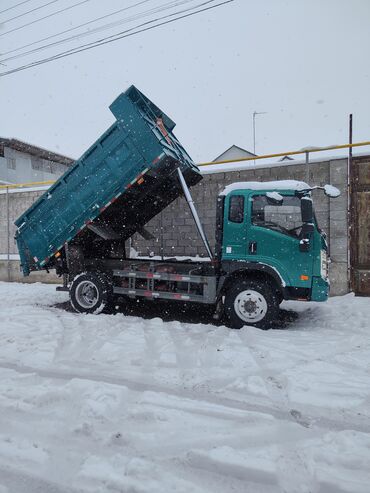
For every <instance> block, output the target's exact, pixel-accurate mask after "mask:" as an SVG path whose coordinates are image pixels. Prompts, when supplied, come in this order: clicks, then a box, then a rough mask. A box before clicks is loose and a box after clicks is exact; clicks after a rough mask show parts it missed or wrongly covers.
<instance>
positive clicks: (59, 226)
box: [15, 86, 337, 328]
mask: <svg viewBox="0 0 370 493" xmlns="http://www.w3.org/2000/svg"><path fill="white" fill-rule="evenodd" d="M110 109H111V111H112V113H113V115H114V116H115V118H116V121H115V123H114V124H113V125H112V126H111V127H110V128H109V129H108V130H107V131H106V132H105V133H104V134H103V135H102V136H101V137H100V138H99V139H98V140H97V141H96V142H95V143H94V144H93V145H92V146H91V147H90V148H89V149H88V150H87V151H86V152H85V153H84V154H83V155H82V156H81V158H80V159H78V160H77V161H75V163H74V164H73V165H72V166H71V167H70V169H69V170H68V171H67V172H66V173H65V174H64V175H63V176H62V177H61V178H60V179H59V180H58V181H57V182H56V183H55V184H54V185H53V186H51V187H50V188H49V189H48V191H47V192H46V193H45V194H44V195H42V196H41V197H40V198H39V199H38V200H37V201H36V202H35V203H34V204H33V205H32V206H31V207H30V208H29V209H28V210H27V211H26V212H25V213H24V214H22V216H21V217H20V218H18V219H17V221H16V223H15V224H16V226H17V233H16V241H17V245H18V249H19V254H20V259H21V268H22V270H23V273H24V275H25V276H27V275H29V274H30V273H31V272H32V271H35V270H46V271H49V270H51V269H55V270H56V272H57V274H58V275H60V276H61V277H63V280H64V283H63V287H60V288H59V289H64V290H68V291H69V293H70V299H71V304H72V306H73V308H74V309H75V310H76V311H77V312H81V313H100V312H102V311H109V310H110V309H111V308H112V306H113V305H114V304H115V303H116V301H117V299H118V298H121V299H125V298H137V297H144V298H146V299H149V300H157V299H161V300H170V301H178V302H182V303H187V304H189V303H194V304H198V306H201V305H211V306H213V307H214V311H215V317H222V316H225V319H226V321H227V323H228V324H229V325H230V326H231V327H234V328H240V327H242V326H243V325H254V326H257V327H261V328H266V327H269V326H271V325H272V324H273V323H274V321H275V320H276V318H277V316H278V309H279V304H280V303H281V302H282V300H297V299H298V300H306V301H324V300H326V299H327V297H328V293H329V282H328V268H327V263H328V260H327V257H328V255H327V243H326V240H325V234H324V233H323V232H322V231H320V229H319V227H318V225H317V222H316V219H315V214H314V211H313V205H312V200H311V191H312V187H310V186H309V185H307V184H305V183H303V182H298V181H280V182H279V181H278V182H267V183H259V182H247V183H235V184H232V185H229V186H228V187H226V188H225V190H224V191H223V192H222V193H221V194H220V196H219V197H218V200H217V204H215V207H216V208H217V221H216V246H215V250H214V251H212V250H211V248H210V246H209V243H208V241H207V238H206V236H205V234H204V231H203V228H202V225H201V222H200V220H199V217H198V214H197V211H196V208H195V205H194V203H193V201H192V198H191V194H190V188H191V187H192V186H193V185H195V184H196V183H198V182H199V181H200V180H201V178H202V176H201V174H200V172H199V169H198V168H197V166H196V165H195V164H194V162H193V161H192V159H191V158H190V156H189V155H188V154H187V152H186V151H185V149H184V148H183V146H182V145H181V144H180V142H179V141H178V139H177V138H176V137H175V135H174V133H173V129H174V126H175V123H174V122H173V121H172V120H171V119H170V118H169V117H168V116H167V115H166V114H165V113H164V112H163V111H162V110H161V109H159V108H158V107H157V106H156V105H155V104H154V103H153V102H152V101H150V100H149V99H148V98H147V97H146V96H145V95H144V94H143V93H141V92H140V91H139V90H138V89H137V88H136V87H134V86H131V87H130V88H129V89H128V90H127V91H126V92H124V93H122V94H121V95H120V96H119V97H118V98H117V99H116V100H115V101H114V102H113V103H112V105H111V106H110ZM316 188H320V187H316ZM323 188H324V191H325V193H327V194H328V195H330V196H335V195H337V191H336V190H335V189H334V188H333V187H330V186H326V187H323ZM179 196H184V197H185V199H186V200H187V203H188V205H189V207H190V210H191V212H192V215H193V218H194V221H195V224H196V226H197V229H198V232H199V234H200V236H201V238H202V240H203V242H204V247H205V251H206V252H207V258H208V260H206V261H199V259H198V260H194V259H192V258H189V259H188V260H185V261H184V260H181V261H178V260H176V259H175V258H174V259H166V260H154V259H138V258H129V255H127V250H128V249H127V240H128V239H129V238H130V237H132V235H133V234H135V233H139V234H141V235H142V236H144V238H149V237H150V233H149V232H148V231H147V230H146V229H145V225H146V224H147V223H148V222H149V221H150V219H152V218H153V217H154V216H156V215H157V214H158V213H160V212H161V211H162V210H163V209H164V208H165V207H167V206H168V205H169V204H170V203H171V202H173V201H174V200H175V199H176V198H177V197H179ZM199 304H200V305H199Z"/></svg>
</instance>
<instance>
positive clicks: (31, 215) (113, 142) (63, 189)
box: [15, 86, 201, 275]
mask: <svg viewBox="0 0 370 493" xmlns="http://www.w3.org/2000/svg"><path fill="white" fill-rule="evenodd" d="M110 110H111V111H112V113H113V115H114V116H115V118H116V121H115V122H114V124H113V125H112V126H111V127H110V128H109V129H108V130H107V131H106V132H105V133H104V134H103V135H102V136H101V137H100V138H99V139H98V140H97V141H96V142H95V143H94V144H93V145H92V146H91V147H90V148H89V149H88V150H87V151H86V152H85V153H84V154H83V155H82V156H81V157H80V159H78V160H77V161H75V162H74V164H73V165H72V166H71V167H70V169H69V170H68V171H67V172H66V173H65V174H64V175H63V176H62V177H61V178H59V180H58V181H56V183H55V184H54V185H52V186H51V187H50V188H49V190H48V191H47V192H45V193H44V194H43V195H42V196H41V197H40V198H39V199H38V200H37V201H36V202H35V203H34V204H33V205H32V206H31V207H30V208H29V209H28V210H27V211H26V212H25V213H24V214H22V216H20V217H19V218H18V219H17V221H16V222H15V224H16V226H17V227H18V230H17V233H16V240H17V244H18V250H19V253H20V259H21V267H22V270H23V273H24V275H29V273H30V272H31V271H32V270H40V269H47V268H52V267H54V265H55V259H56V258H58V257H59V256H60V255H61V254H62V253H63V250H64V248H65V247H66V246H68V245H71V244H74V245H76V244H77V245H82V246H84V247H85V250H86V248H89V249H94V248H96V251H102V243H104V248H111V247H112V244H114V243H116V244H120V245H122V243H123V242H124V241H125V240H126V239H127V238H129V237H130V236H132V235H133V234H134V233H135V232H141V233H142V234H145V232H144V230H143V226H144V225H145V224H146V223H147V222H148V221H149V220H150V219H151V218H153V217H154V216H155V215H156V214H158V213H159V212H160V211H161V210H163V209H164V208H165V207H167V205H168V204H170V203H171V202H172V201H173V200H175V199H176V198H177V197H178V196H179V195H180V194H181V193H182V188H181V185H180V182H179V179H178V175H177V168H178V167H179V168H180V169H181V171H182V173H183V176H184V178H185V180H186V183H187V185H188V186H192V185H194V184H196V183H197V182H198V181H199V180H200V179H201V175H200V173H199V170H198V168H197V167H196V166H195V164H194V162H193V161H192V159H191V158H190V157H189V155H188V154H187V152H186V151H185V149H184V148H183V147H182V145H181V144H180V143H179V141H178V140H177V139H176V137H175V135H174V134H173V128H174V127H175V123H174V122H173V121H172V120H171V119H170V118H169V117H168V116H167V115H166V114H165V113H163V111H162V110H160V109H159V108H158V107H157V106H156V105H155V104H154V103H152V102H151V101H150V100H149V99H148V98H147V97H146V96H145V95H144V94H143V93H141V92H140V91H139V90H138V89H137V88H136V87H135V86H131V87H130V88H129V89H127V91H125V92H124V93H122V94H121V95H120V96H119V97H118V98H117V99H116V100H115V101H114V102H113V103H112V104H111V106H110ZM96 240H97V241H96ZM99 242H100V243H99Z"/></svg>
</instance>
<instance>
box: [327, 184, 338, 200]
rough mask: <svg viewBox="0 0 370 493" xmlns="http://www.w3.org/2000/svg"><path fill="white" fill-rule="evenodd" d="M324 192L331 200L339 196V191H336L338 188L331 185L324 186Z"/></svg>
mask: <svg viewBox="0 0 370 493" xmlns="http://www.w3.org/2000/svg"><path fill="white" fill-rule="evenodd" d="M324 190H325V193H326V195H328V196H329V197H332V198H335V197H339V195H340V190H338V188H337V187H334V186H333V185H325V186H324Z"/></svg>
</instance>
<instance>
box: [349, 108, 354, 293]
mask: <svg viewBox="0 0 370 493" xmlns="http://www.w3.org/2000/svg"><path fill="white" fill-rule="evenodd" d="M348 123H349V129H348V130H349V144H352V136H353V127H352V113H351V114H350V115H349V122H348ZM351 176H352V147H349V148H348V168H347V227H348V235H347V276H348V289H349V290H350V291H351V290H352V289H353V271H352V265H351V263H352V249H353V248H354V234H355V231H353V224H354V220H353V209H352V182H351Z"/></svg>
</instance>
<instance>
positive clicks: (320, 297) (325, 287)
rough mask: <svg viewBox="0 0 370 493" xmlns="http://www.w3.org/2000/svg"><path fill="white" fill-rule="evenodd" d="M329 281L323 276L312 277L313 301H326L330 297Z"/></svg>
mask: <svg viewBox="0 0 370 493" xmlns="http://www.w3.org/2000/svg"><path fill="white" fill-rule="evenodd" d="M329 291H330V285H329V281H327V280H325V279H323V278H322V277H313V278H312V290H311V301H326V300H327V299H328V298H329Z"/></svg>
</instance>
